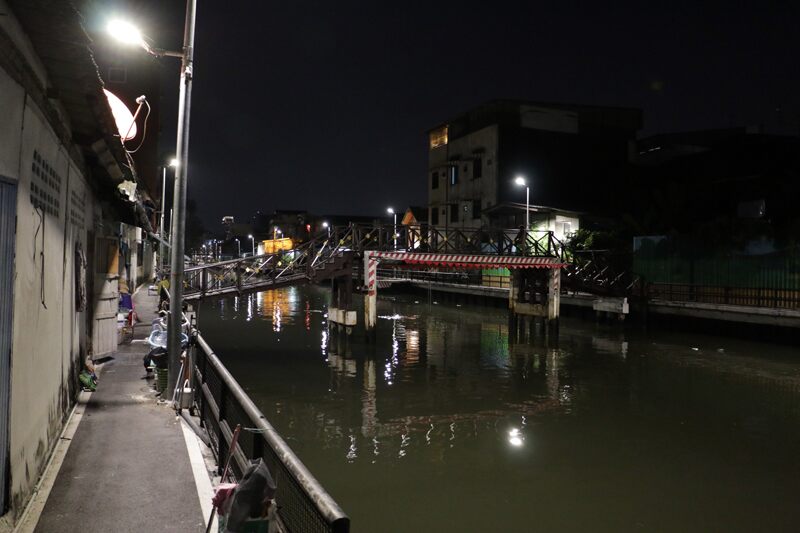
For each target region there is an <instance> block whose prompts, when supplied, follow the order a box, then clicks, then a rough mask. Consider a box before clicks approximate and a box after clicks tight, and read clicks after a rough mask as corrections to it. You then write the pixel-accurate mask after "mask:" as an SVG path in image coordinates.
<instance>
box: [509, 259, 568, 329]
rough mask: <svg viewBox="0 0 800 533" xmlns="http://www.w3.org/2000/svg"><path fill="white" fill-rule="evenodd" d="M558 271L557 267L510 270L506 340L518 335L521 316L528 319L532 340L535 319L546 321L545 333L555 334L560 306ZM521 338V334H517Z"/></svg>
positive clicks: (559, 278) (559, 273)
mask: <svg viewBox="0 0 800 533" xmlns="http://www.w3.org/2000/svg"><path fill="white" fill-rule="evenodd" d="M560 304H561V272H560V270H559V269H557V268H526V269H513V270H512V271H511V280H510V286H509V291H508V309H509V312H510V314H511V316H510V317H509V325H510V327H509V337H510V336H511V335H512V331H511V329H512V326H511V325H512V324H513V325H514V326H513V329H514V331H513V334H514V336H515V337H516V336H518V335H519V329H518V328H519V326H518V323H519V321H520V319H521V318H522V317H530V319H531V327H530V336H531V337H533V334H534V331H535V328H534V327H533V322H534V320H535V318H541V319H543V320H544V321H545V324H546V326H547V332H548V334H549V335H551V336H557V335H558V319H559V314H560V307H561V305H560ZM519 336H520V337H522V335H519Z"/></svg>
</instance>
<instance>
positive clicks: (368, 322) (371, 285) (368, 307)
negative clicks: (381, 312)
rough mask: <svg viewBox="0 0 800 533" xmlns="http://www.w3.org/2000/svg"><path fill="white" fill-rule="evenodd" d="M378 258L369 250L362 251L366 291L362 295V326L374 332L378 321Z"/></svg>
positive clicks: (371, 332)
mask: <svg viewBox="0 0 800 533" xmlns="http://www.w3.org/2000/svg"><path fill="white" fill-rule="evenodd" d="M377 277H378V259H377V257H375V256H374V255H373V254H372V253H370V252H364V279H365V282H366V285H367V292H366V295H365V296H364V327H365V328H366V330H367V333H368V334H370V335H372V334H374V332H375V324H376V323H377V322H378V307H377V303H378V279H377Z"/></svg>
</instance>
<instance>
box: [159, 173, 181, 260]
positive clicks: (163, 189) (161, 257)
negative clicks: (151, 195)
mask: <svg viewBox="0 0 800 533" xmlns="http://www.w3.org/2000/svg"><path fill="white" fill-rule="evenodd" d="M168 166H169V167H172V168H176V167H177V166H178V160H177V159H175V158H172V159H171V160H170V162H169V164H167V165H163V166H162V167H161V170H162V179H161V221H160V223H159V229H158V236H159V237H161V243H160V244H159V246H158V255H159V258H158V259H159V263H161V269H162V270H163V269H164V256H165V255H167V254H166V249H165V248H164V241H166V238H165V235H164V214H165V211H166V209H164V201H165V200H166V198H167V167H168Z"/></svg>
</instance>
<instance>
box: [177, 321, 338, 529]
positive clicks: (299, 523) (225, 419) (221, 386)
mask: <svg viewBox="0 0 800 533" xmlns="http://www.w3.org/2000/svg"><path fill="white" fill-rule="evenodd" d="M192 351H193V354H192V355H193V356H192V360H193V361H194V379H195V402H196V404H197V406H198V408H199V415H200V420H201V421H202V424H203V426H204V427H205V429H206V431H207V432H208V435H209V439H210V441H211V446H212V449H213V450H214V453H215V454H216V456H217V458H218V460H219V461H223V460H224V459H223V458H224V457H227V455H228V450H229V448H230V442H231V438H232V437H233V430H234V428H235V427H236V425H237V424H241V426H242V432H241V434H240V435H239V440H238V443H237V445H236V449H235V450H234V453H233V458H234V460H233V461H232V463H231V464H232V468H233V471H234V472H235V474H236V476H237V477H239V478H241V476H242V472H244V470H245V469H246V468H247V466H248V464H249V462H250V460H251V459H258V458H261V459H263V460H264V463H265V464H266V465H267V467H268V468H269V471H270V473H271V474H272V476H273V478H274V479H275V483H276V485H277V491H276V494H275V501H276V502H277V504H278V520H279V524H278V525H279V527H280V529H281V530H282V531H285V532H287V533H315V532H331V533H348V532H349V531H350V518H348V516H347V515H346V514H345V513H344V511H343V510H342V509H341V507H339V505H338V504H337V503H336V502H335V501H334V500H333V498H332V497H331V496H330V494H328V493H327V492H326V491H325V489H324V488H323V487H322V485H320V483H319V482H318V481H317V480H316V478H314V476H313V475H312V474H311V472H309V470H308V469H307V468H306V467H305V465H304V464H303V463H302V461H300V459H299V458H298V457H297V456H296V455H295V454H294V452H293V451H292V450H291V448H289V446H288V445H287V444H286V442H285V441H284V440H283V438H281V436H280V435H279V434H278V432H277V431H276V430H275V428H273V427H272V425H271V424H270V423H269V422H268V421H267V419H266V417H265V416H264V414H263V413H262V412H261V411H260V410H259V409H258V407H256V405H255V404H254V403H253V401H252V400H251V399H250V397H249V396H248V395H247V393H245V391H244V390H243V389H242V387H241V386H240V385H239V383H237V381H236V380H235V379H234V378H233V376H232V375H231V374H230V372H228V370H227V369H226V368H225V366H224V365H223V364H222V362H221V361H220V360H219V358H218V357H217V356H216V355H215V354H214V351H213V350H212V349H211V347H210V346H209V345H208V343H207V342H206V341H205V339H203V337H202V336H201V335H200V334H199V333H198V334H197V336H196V342H195V343H194V345H193V347H192Z"/></svg>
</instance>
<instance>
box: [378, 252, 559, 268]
mask: <svg viewBox="0 0 800 533" xmlns="http://www.w3.org/2000/svg"><path fill="white" fill-rule="evenodd" d="M369 254H370V258H373V257H374V258H380V259H388V260H391V261H404V262H406V263H411V264H417V265H430V266H445V267H457V268H563V267H565V266H566V264H565V263H562V262H561V261H560V260H559V259H558V258H556V257H526V256H513V255H464V254H434V253H418V252H369ZM376 263H377V261H376V262H375V264H376ZM371 264H372V263H371Z"/></svg>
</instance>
